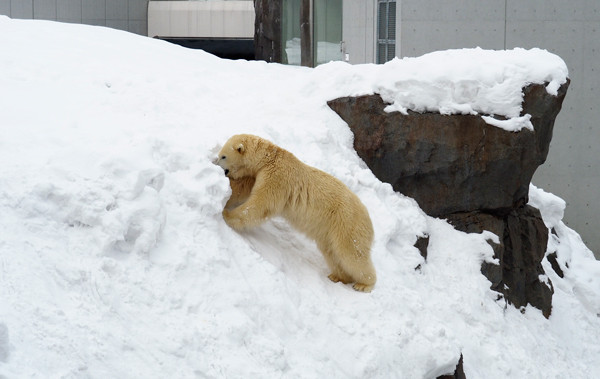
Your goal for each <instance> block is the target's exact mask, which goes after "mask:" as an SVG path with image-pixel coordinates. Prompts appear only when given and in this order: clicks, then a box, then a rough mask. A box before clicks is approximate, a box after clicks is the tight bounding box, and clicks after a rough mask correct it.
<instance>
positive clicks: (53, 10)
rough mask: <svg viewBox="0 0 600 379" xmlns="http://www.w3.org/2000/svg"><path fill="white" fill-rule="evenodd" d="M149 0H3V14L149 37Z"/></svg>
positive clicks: (0, 0)
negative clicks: (106, 27) (105, 27)
mask: <svg viewBox="0 0 600 379" xmlns="http://www.w3.org/2000/svg"><path fill="white" fill-rule="evenodd" d="M147 10H148V0H0V14H2V15H6V16H9V17H12V18H22V19H43V20H52V21H60V22H70V23H76V24H88V25H99V26H108V27H111V28H115V29H120V30H125V31H129V32H132V33H137V34H142V35H146V32H147V24H148V21H147Z"/></svg>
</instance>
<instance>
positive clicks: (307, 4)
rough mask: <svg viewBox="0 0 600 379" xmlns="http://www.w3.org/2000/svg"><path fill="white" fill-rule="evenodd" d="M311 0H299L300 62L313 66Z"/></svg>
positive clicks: (303, 64)
mask: <svg viewBox="0 0 600 379" xmlns="http://www.w3.org/2000/svg"><path fill="white" fill-rule="evenodd" d="M312 9H313V0H301V3H300V64H301V65H302V66H306V67H314V62H315V58H314V49H313V20H312Z"/></svg>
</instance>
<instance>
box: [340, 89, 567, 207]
mask: <svg viewBox="0 0 600 379" xmlns="http://www.w3.org/2000/svg"><path fill="white" fill-rule="evenodd" d="M567 87H568V83H567V84H565V85H563V86H562V87H561V88H560V90H559V95H558V96H551V95H549V94H548V93H547V92H546V89H545V87H544V86H542V85H532V86H530V87H527V88H526V89H525V90H524V98H525V103H524V105H523V109H524V112H528V113H529V112H530V114H531V115H532V119H531V121H532V123H533V125H534V128H535V130H536V132H535V133H534V132H532V131H530V130H527V129H523V130H521V131H520V132H518V133H514V132H508V131H505V130H503V129H500V128H498V127H495V126H491V125H488V124H487V123H486V122H485V121H484V120H483V119H482V118H481V117H480V116H474V115H441V114H439V113H416V112H411V111H409V112H408V115H404V114H402V113H399V112H392V113H386V112H385V111H384V108H385V106H386V104H385V103H384V102H383V100H382V99H381V97H380V96H379V95H369V96H361V97H345V98H340V99H336V100H332V101H330V102H328V104H329V106H330V107H331V108H332V109H333V110H334V111H335V112H337V113H338V114H339V115H340V116H341V117H342V119H344V121H346V122H347V123H348V126H349V127H350V129H351V130H352V132H353V133H354V148H355V149H356V151H357V153H358V155H359V156H360V157H361V158H362V159H363V160H364V161H365V163H366V164H367V165H368V166H369V168H370V169H371V170H372V171H373V173H374V174H375V175H376V176H377V177H378V178H379V179H380V180H381V181H384V182H387V183H390V184H391V185H392V186H393V188H394V190H395V191H398V192H401V193H403V194H404V195H407V196H410V197H412V198H414V199H415V200H416V201H417V203H418V204H419V205H420V206H421V208H422V209H423V210H424V211H425V212H426V213H428V214H430V215H432V216H442V215H446V214H450V213H454V212H465V211H472V210H488V209H491V210H504V211H509V210H510V209H513V208H516V207H519V206H520V205H523V204H526V203H527V201H528V192H529V183H530V181H531V177H532V176H533V174H534V172H535V170H536V169H537V167H538V166H539V165H540V164H542V163H543V162H544V161H545V159H546V156H547V155H548V147H549V144H550V140H551V138H552V129H553V126H554V119H555V117H556V115H557V114H558V111H560V108H561V105H562V101H563V99H564V96H565V94H566V90H567Z"/></svg>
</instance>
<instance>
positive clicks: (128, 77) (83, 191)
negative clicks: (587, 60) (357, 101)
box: [0, 17, 600, 378]
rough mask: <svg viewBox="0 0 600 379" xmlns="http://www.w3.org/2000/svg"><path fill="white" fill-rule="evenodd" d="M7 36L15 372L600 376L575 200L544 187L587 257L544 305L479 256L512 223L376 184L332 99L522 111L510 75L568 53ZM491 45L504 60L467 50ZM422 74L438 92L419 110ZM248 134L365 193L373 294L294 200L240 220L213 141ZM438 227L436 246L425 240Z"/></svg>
mask: <svg viewBox="0 0 600 379" xmlns="http://www.w3.org/2000/svg"><path fill="white" fill-rule="evenodd" d="M0 49H1V51H2V54H1V55H0V72H2V75H0V89H1V90H0V104H2V105H3V110H2V112H1V115H0V119H1V123H0V128H1V131H2V134H1V136H2V138H0V161H2V162H3V164H2V165H0V299H1V301H0V376H3V377H8V378H19V377H33V376H42V377H121V378H134V377H153V378H160V377H183V378H185V377H190V378H191V377H281V376H284V377H356V378H359V377H361V378H362V377H373V378H376V377H381V378H384V377H385V378H387V377H397V376H401V377H407V378H417V377H435V376H437V375H441V374H444V373H447V372H448V371H451V370H452V369H453V366H454V365H455V363H456V362H457V361H458V359H459V356H460V354H461V353H462V354H463V356H464V368H465V372H466V374H467V376H468V377H488V378H501V377H502V378H504V377H507V376H509V377H515V376H517V377H525V376H527V377H564V376H567V375H568V376H570V377H595V376H598V374H600V346H599V345H598V343H597V341H598V340H600V318H599V317H598V316H597V314H596V313H597V309H598V306H599V304H600V301H598V298H597V297H594V294H596V295H597V293H598V292H597V289H598V287H597V286H598V281H597V279H595V278H598V275H597V273H598V267H599V266H598V262H596V261H594V260H593V257H590V254H589V251H588V250H587V249H586V248H585V246H584V245H583V243H581V240H580V239H578V236H577V234H576V233H575V232H573V231H572V230H570V229H568V228H567V227H566V226H564V224H562V223H561V221H560V212H558V211H557V210H556V209H555V208H556V206H557V204H558V203H559V201H557V200H555V198H554V197H552V198H551V195H540V196H538V197H537V200H534V201H537V203H535V204H534V205H535V206H537V207H539V208H540V209H542V214H543V215H544V218H545V221H546V222H547V223H549V225H551V226H553V227H554V229H557V227H558V228H559V229H560V230H558V229H557V230H558V237H556V239H554V240H553V242H551V244H553V245H551V246H549V249H556V250H557V251H558V252H559V254H558V256H559V258H560V259H561V262H563V264H565V266H566V264H567V262H568V264H569V265H570V270H571V271H570V272H571V273H572V275H571V274H569V275H571V276H569V275H565V278H559V277H558V276H557V275H554V274H552V272H551V270H550V269H549V268H548V267H546V271H547V272H549V274H548V275H549V276H550V277H551V280H552V282H553V283H554V288H555V291H556V292H555V295H554V311H553V315H552V316H551V317H550V319H549V320H546V319H545V318H544V317H543V316H542V315H541V312H540V311H538V310H537V309H535V308H531V307H528V308H527V309H526V310H525V311H524V313H522V312H520V311H519V310H516V309H514V308H513V307H511V306H506V304H504V303H503V302H501V301H497V294H496V293H494V292H492V291H491V290H490V289H489V287H490V283H489V281H487V279H485V277H484V276H483V275H481V273H480V267H481V263H482V262H483V261H492V249H491V247H490V245H489V244H488V242H487V241H488V240H495V236H493V235H491V234H490V233H482V234H465V233H461V232H457V231H455V230H454V229H453V228H452V227H451V226H450V225H449V224H448V223H446V222H445V221H443V220H438V219H433V218H430V217H427V216H426V215H425V214H424V213H423V212H422V211H421V210H420V209H419V208H418V206H417V205H416V203H415V202H414V201H413V200H412V199H409V198H406V197H404V196H402V195H400V194H396V193H394V192H393V191H392V188H391V186H390V185H388V184H384V183H381V182H379V181H378V180H377V179H376V178H375V177H374V176H373V175H372V174H371V172H370V171H369V170H368V169H366V167H365V165H364V163H363V162H362V161H361V160H360V159H359V158H358V156H357V155H356V153H355V152H354V150H353V149H352V134H351V132H350V131H349V129H348V128H347V126H346V125H345V124H344V122H343V121H342V120H341V119H340V118H339V117H338V116H337V115H336V114H335V113H334V112H333V111H331V110H330V109H329V108H328V107H327V105H326V101H327V100H329V99H332V98H335V97H340V96H349V95H357V94H365V93H371V92H380V93H382V94H384V93H385V96H386V98H387V99H388V101H390V103H391V104H392V105H391V106H392V107H399V109H402V108H401V107H404V108H406V109H416V110H419V109H427V110H433V109H434V108H435V107H437V108H435V109H437V110H440V111H444V112H454V111H457V112H482V113H490V114H492V113H493V114H503V115H505V116H507V117H513V116H515V114H516V113H515V112H516V111H515V109H513V108H511V107H512V106H511V105H507V101H508V100H510V101H513V100H514V97H515V96H516V95H515V92H514V88H516V86H517V84H519V83H517V84H515V83H512V84H510V85H509V84H508V83H506V82H507V81H508V80H510V81H512V80H513V79H514V80H517V79H515V77H517V76H519V75H521V76H520V79H518V80H523V81H525V82H529V81H541V82H548V83H550V84H549V87H548V89H549V91H552V90H553V88H556V85H555V84H553V83H561V80H563V79H564V75H566V69H565V70H563V69H562V67H563V65H564V63H561V62H562V61H560V62H558V60H559V59H555V58H553V57H554V56H552V55H551V54H548V53H546V52H543V51H541V50H527V51H526V50H515V51H513V52H496V53H490V52H485V51H483V50H477V49H476V50H468V51H450V52H446V53H439V54H442V55H444V54H447V57H445V58H444V66H445V67H444V68H441V67H440V66H439V63H438V64H435V61H436V60H435V59H433V58H432V57H433V56H425V57H422V58H415V59H407V60H395V61H393V62H391V63H389V64H386V65H382V66H375V65H362V66H350V65H347V64H343V63H330V64H326V65H323V66H320V67H319V68H317V69H306V68H299V67H286V66H281V65H275V64H266V63H264V62H244V61H225V60H220V59H217V58H215V57H213V56H211V55H208V54H206V53H203V52H200V51H192V50H186V49H183V48H180V47H177V46H173V45H170V44H168V43H165V42H161V41H158V40H152V39H148V38H144V37H140V36H136V35H132V34H128V33H124V32H120V31H115V30H110V29H106V28H97V27H89V26H81V25H67V24H59V23H52V22H44V21H18V20H11V19H8V18H6V17H0ZM462 54H465V59H459V58H458V57H460V56H461V55H462ZM450 56H455V57H457V58H456V61H455V63H453V62H454V61H453V60H452V59H449V58H448V57H450ZM490 56H493V57H494V58H493V60H494V61H495V62H496V63H497V67H504V68H505V69H506V73H501V72H500V73H499V72H497V71H495V70H493V69H492V68H491V67H490V65H491V64H492V63H491V62H490V65H482V66H481V67H479V66H477V65H474V66H473V65H472V66H469V69H468V70H467V68H466V67H463V66H462V65H463V64H464V63H465V60H466V61H468V60H470V59H474V58H473V57H482V59H492V58H489V57H490ZM503 61H504V62H505V65H504V66H503V64H502V62H503ZM552 62H554V63H552ZM418 67H422V68H421V69H420V70H426V69H427V70H431V71H418V70H417V68H418ZM411 70H412V71H411ZM423 72H429V74H427V75H426V76H425V78H427V80H424V79H423V77H421V78H420V79H419V81H415V78H416V77H417V76H419V75H420V74H422V73H423ZM538 74H539V75H538ZM411 75H412V76H411ZM561 75H562V76H561ZM411 78H412V79H411ZM484 79H485V80H484ZM492 79H493V80H492ZM465 80H467V81H468V80H471V81H468V82H465ZM490 80H492V81H490ZM427 81H429V85H428V84H427V83H426V82H427ZM444 83H445V84H444ZM494 83H495V84H494ZM520 84H522V83H520ZM520 84H519V85H520ZM513 86H514V87H513ZM421 87H422V88H425V89H424V90H423V93H421V94H419V95H418V96H416V97H418V98H423V99H428V100H423V102H422V103H419V105H414V108H413V105H411V104H407V103H406V101H412V100H410V98H411V96H408V94H410V93H411V91H417V90H418V88H421ZM447 87H448V88H453V90H452V91H450V92H447ZM502 88H505V90H506V91H502ZM519 88H520V87H519ZM407 91H408V92H407ZM444 91H446V92H444ZM486 91H487V92H488V93H494V94H495V95H494V96H496V97H492V98H488V97H485V96H484V97H480V95H479V94H480V93H482V94H483V93H485V92H486ZM517 97H518V96H517ZM484 98H485V99H488V100H489V102H487V103H486V102H485V101H488V100H485V101H484V100H482V99H484ZM443 99H446V100H448V101H445V100H444V101H442V100H443ZM457 99H458V100H457ZM490 99H491V100H490ZM494 99H495V100H494ZM499 99H504V101H501V100H499ZM492 100H493V101H492ZM432 104H434V105H432ZM436 104H437V105H436ZM481 104H484V105H481ZM490 104H495V105H493V106H492V105H490ZM430 106H431V107H434V108H429V107H430ZM496 106H498V108H495V107H496ZM419 107H421V108H419ZM501 108H502V109H501ZM451 109H452V110H451ZM502 112H504V113H502ZM240 132H246V133H253V134H257V135H261V136H263V137H265V138H268V139H271V140H272V141H274V142H275V143H277V144H279V145H281V146H283V147H285V148H286V149H288V150H290V151H292V152H293V153H294V154H296V155H297V156H298V157H299V158H300V159H302V160H303V161H305V162H306V163H308V164H311V165H313V166H316V167H319V168H321V169H323V170H325V171H327V172H329V173H331V174H332V175H334V176H336V177H338V178H339V179H341V180H342V181H343V182H344V183H346V184H347V185H348V186H349V187H350V188H351V189H352V190H353V191H355V192H356V193H357V194H358V195H359V196H360V198H361V199H362V201H363V202H364V203H365V205H366V206H367V208H368V209H369V212H370V214H371V217H372V219H373V223H374V228H375V234H376V240H375V243H374V246H373V250H372V255H373V261H374V264H375V267H376V268H377V270H378V278H379V281H378V283H377V286H376V287H375V289H374V291H373V292H372V293H371V294H363V293H357V292H355V291H353V290H352V289H351V287H350V286H344V285H342V284H339V283H338V284H334V283H331V282H330V281H329V280H328V279H327V277H326V275H327V273H328V272H327V269H326V266H325V262H324V260H323V258H322V257H321V255H320V254H319V253H318V251H317V249H316V246H315V244H314V242H312V241H310V240H307V239H306V238H305V237H303V236H302V235H299V234H298V233H296V232H295V231H294V230H292V229H291V228H290V227H289V225H288V224H287V223H285V222H284V221H283V220H281V219H274V220H272V221H270V222H268V223H266V224H265V225H264V226H262V227H260V228H257V229H255V230H253V231H251V232H248V233H243V234H238V233H235V232H234V231H232V230H231V229H230V228H228V227H227V225H226V224H225V223H224V222H223V219H222V217H221V210H222V208H223V205H224V203H225V202H226V200H227V198H228V196H229V194H230V190H229V185H228V182H227V180H226V178H225V177H224V175H223V172H222V170H221V169H220V168H219V167H217V166H215V165H213V164H212V163H211V161H212V159H213V158H214V155H215V154H216V152H217V151H218V149H219V147H220V144H221V143H223V142H224V141H225V140H226V139H227V138H228V137H229V136H230V135H232V134H235V133H240ZM536 191H537V190H532V192H533V193H538V194H539V193H541V192H539V191H538V192H536ZM532 198H535V196H532ZM424 234H428V235H429V236H430V248H429V255H428V261H427V262H424V261H423V259H422V258H421V256H420V254H419V252H418V251H417V249H416V248H414V247H413V244H414V242H415V241H416V238H417V236H419V235H424ZM546 263H547V262H546V261H544V264H545V265H546ZM419 265H420V267H421V269H420V270H415V267H417V266H419ZM594 275H595V276H594Z"/></svg>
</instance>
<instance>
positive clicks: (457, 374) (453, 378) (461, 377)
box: [437, 354, 467, 379]
mask: <svg viewBox="0 0 600 379" xmlns="http://www.w3.org/2000/svg"><path fill="white" fill-rule="evenodd" d="M466 378H467V377H466V375H465V370H464V368H463V355H462V354H461V355H460V359H459V360H458V363H457V364H456V369H455V370H454V373H453V374H448V375H441V376H438V377H437V379H466Z"/></svg>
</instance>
